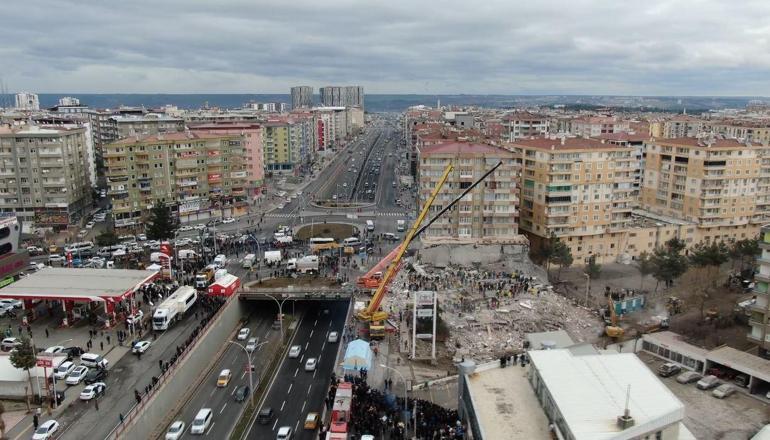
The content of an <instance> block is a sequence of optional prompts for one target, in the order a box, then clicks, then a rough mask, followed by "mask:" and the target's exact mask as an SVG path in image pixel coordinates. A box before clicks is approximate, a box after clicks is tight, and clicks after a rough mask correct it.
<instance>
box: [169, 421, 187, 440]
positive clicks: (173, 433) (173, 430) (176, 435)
mask: <svg viewBox="0 0 770 440" xmlns="http://www.w3.org/2000/svg"><path fill="white" fill-rule="evenodd" d="M184 428H185V425H184V422H183V421H181V420H177V421H176V422H174V423H172V424H171V426H169V427H168V431H166V440H179V439H180V438H182V434H184Z"/></svg>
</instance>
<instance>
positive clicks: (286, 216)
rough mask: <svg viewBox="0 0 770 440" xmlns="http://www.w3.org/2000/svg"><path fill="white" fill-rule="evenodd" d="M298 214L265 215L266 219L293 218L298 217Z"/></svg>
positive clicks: (276, 213)
mask: <svg viewBox="0 0 770 440" xmlns="http://www.w3.org/2000/svg"><path fill="white" fill-rule="evenodd" d="M296 216H297V214H287V213H283V212H268V213H267V214H265V217H272V218H293V217H296Z"/></svg>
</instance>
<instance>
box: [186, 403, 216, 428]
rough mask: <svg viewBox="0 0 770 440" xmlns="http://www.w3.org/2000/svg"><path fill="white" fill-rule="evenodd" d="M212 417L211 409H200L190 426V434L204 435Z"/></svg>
mask: <svg viewBox="0 0 770 440" xmlns="http://www.w3.org/2000/svg"><path fill="white" fill-rule="evenodd" d="M213 417H214V416H213V415H212V412H211V408H201V410H200V411H198V414H197V415H196V416H195V418H194V419H193V421H192V424H191V425H190V434H205V433H206V429H208V427H209V425H210V424H211V419H212V418H213Z"/></svg>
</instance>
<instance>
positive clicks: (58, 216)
mask: <svg viewBox="0 0 770 440" xmlns="http://www.w3.org/2000/svg"><path fill="white" fill-rule="evenodd" d="M69 222H70V217H69V214H68V213H67V211H66V210H63V211H62V210H56V209H35V225H37V226H41V227H46V226H67V225H68V224H69Z"/></svg>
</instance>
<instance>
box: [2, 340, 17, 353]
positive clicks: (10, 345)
mask: <svg viewBox="0 0 770 440" xmlns="http://www.w3.org/2000/svg"><path fill="white" fill-rule="evenodd" d="M19 345H21V340H20V339H19V338H5V339H3V342H1V343H0V347H2V349H3V351H11V350H13V349H14V348H16V347H18V346H19Z"/></svg>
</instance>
